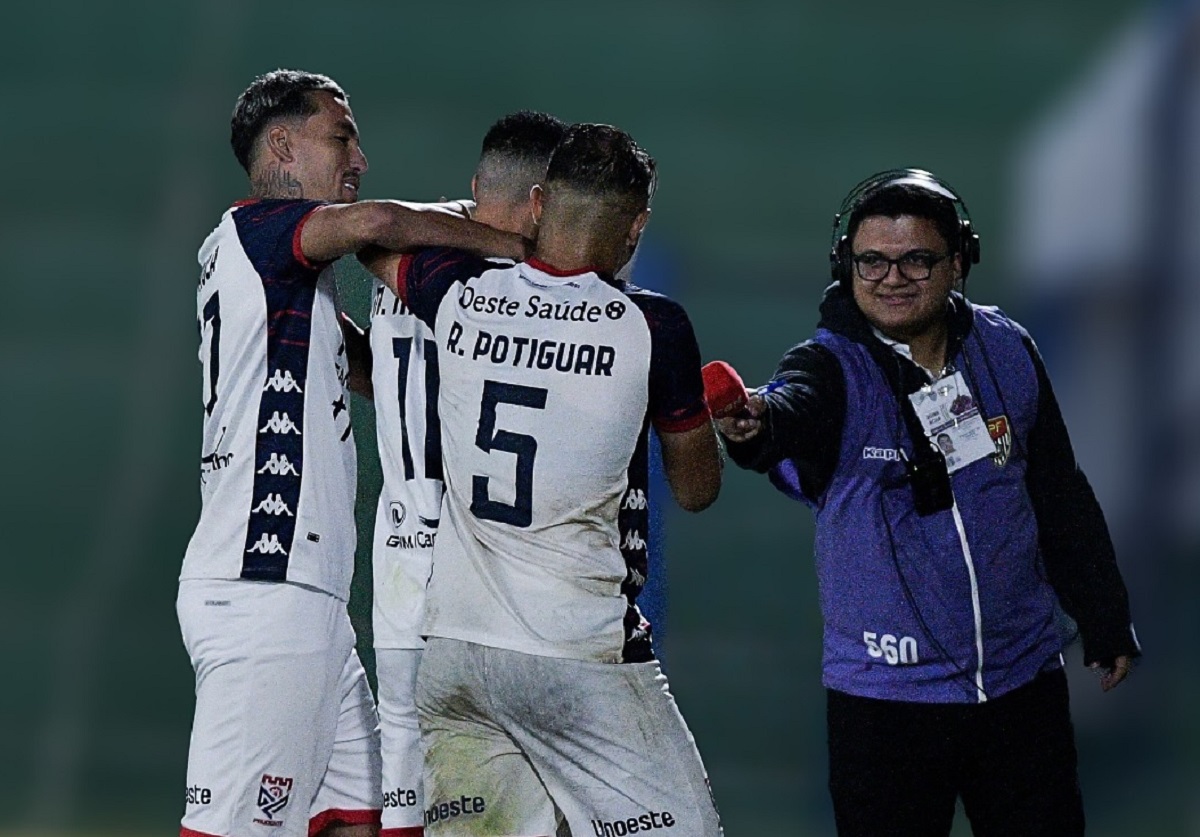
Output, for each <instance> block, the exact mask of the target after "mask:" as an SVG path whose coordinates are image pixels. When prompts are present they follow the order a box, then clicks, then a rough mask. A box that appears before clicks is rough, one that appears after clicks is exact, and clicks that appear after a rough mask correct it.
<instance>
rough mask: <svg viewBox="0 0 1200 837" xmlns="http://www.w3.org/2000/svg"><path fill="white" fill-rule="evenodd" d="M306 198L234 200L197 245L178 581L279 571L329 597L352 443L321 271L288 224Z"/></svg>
mask: <svg viewBox="0 0 1200 837" xmlns="http://www.w3.org/2000/svg"><path fill="white" fill-rule="evenodd" d="M321 206H322V204H321V203H320V202H317V201H306V200H261V201H247V202H243V203H240V204H238V205H235V206H233V207H232V208H230V209H229V210H228V211H227V212H226V213H225V214H224V216H223V217H222V218H221V222H220V224H218V226H217V227H216V229H215V230H213V232H212V233H211V234H210V235H209V236H208V238H207V239H206V240H205V242H204V244H203V246H202V247H201V248H200V253H199V260H200V265H201V276H200V284H199V288H198V289H197V294H196V313H197V319H198V321H199V326H200V352H199V355H200V362H201V364H202V366H203V391H202V401H203V405H204V434H203V439H204V441H203V448H202V455H201V459H200V491H201V498H202V508H201V512H200V522H199V524H198V525H197V527H196V531H195V534H194V535H193V536H192V540H191V542H190V543H189V544H188V549H187V554H186V556H185V558H184V562H183V571H182V573H181V575H180V578H181V579H192V578H224V579H239V578H240V579H248V580H256V581H290V582H296V583H299V584H305V585H309V586H311V587H315V588H318V589H320V590H324V591H326V592H328V593H331V594H333V595H335V596H337V597H339V598H341V599H347V598H348V597H349V592H350V578H351V575H352V573H353V568H354V548H355V538H356V535H355V523H354V492H355V478H356V467H355V449H354V439H353V437H352V435H351V430H350V412H349V395H348V392H347V389H346V381H347V378H348V370H349V367H348V363H347V359H346V352H345V344H344V341H343V337H342V332H341V328H340V326H339V324H338V306H337V300H336V287H335V284H334V277H333V271H332V270H331V269H330V268H329V266H328V265H323V264H312V263H310V262H309V261H308V260H307V259H306V258H305V257H304V254H303V252H302V250H301V249H300V230H301V229H302V227H303V225H304V222H305V221H306V220H307V218H308V217H309V216H310V215H311V213H312V212H314V211H317V210H319V208H320V207H321Z"/></svg>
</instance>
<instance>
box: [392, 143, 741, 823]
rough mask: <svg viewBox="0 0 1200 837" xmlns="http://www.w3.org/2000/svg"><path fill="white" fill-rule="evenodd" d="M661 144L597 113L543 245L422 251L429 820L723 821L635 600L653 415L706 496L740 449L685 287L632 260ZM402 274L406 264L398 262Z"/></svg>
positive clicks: (404, 290) (549, 200)
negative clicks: (430, 374)
mask: <svg viewBox="0 0 1200 837" xmlns="http://www.w3.org/2000/svg"><path fill="white" fill-rule="evenodd" d="M654 169H655V167H654V161H653V160H652V158H651V157H650V156H649V155H648V154H646V152H645V151H643V150H642V149H641V148H639V147H638V146H637V145H636V143H634V142H633V140H632V138H630V137H629V135H628V134H626V133H624V132H622V131H619V130H617V129H615V128H612V127H611V126H607V125H576V126H573V127H572V128H571V129H569V130H568V132H567V135H566V136H565V137H564V139H563V141H562V142H561V143H560V144H559V145H558V147H557V148H556V149H555V151H554V153H553V156H552V157H551V160H550V164H549V168H548V171H547V173H546V178H545V180H544V183H543V185H542V186H540V187H539V188H537V189H535V190H534V192H533V202H534V214H535V220H537V221H538V222H539V235H538V240H537V244H536V247H535V256H534V257H533V258H531V259H529V261H527V262H524V263H521V264H517V265H512V266H503V265H497V264H496V263H495V262H489V261H487V260H484V259H480V258H477V257H474V256H471V255H469V254H466V253H463V252H461V251H455V250H447V249H429V250H422V251H420V252H418V253H416V254H414V255H408V256H404V257H403V258H401V259H400V260H399V266H398V268H397V271H396V275H395V277H394V281H395V284H396V285H397V287H398V288H399V289H400V296H401V298H402V299H404V300H405V303H406V305H407V306H408V307H409V309H410V310H411V311H412V312H413V313H414V314H415V315H416V316H417V317H419V318H420V319H421V320H422V321H424V322H425V323H426V324H427V325H429V326H431V327H432V328H433V332H434V336H435V340H436V344H437V352H438V358H439V372H440V376H441V387H440V391H439V397H438V407H439V416H440V419H441V423H442V446H443V467H444V477H445V485H446V495H445V499H444V501H443V505H442V513H441V526H440V529H439V533H438V538H437V542H436V544H435V546H434V557H433V573H432V577H431V579H430V583H429V588H428V599H427V612H426V619H425V626H424V633H425V634H426V636H427V637H428V644H427V645H426V648H425V650H424V652H423V656H422V661H421V667H420V671H419V673H418V677H417V706H418V710H419V715H420V723H421V734H422V743H423V745H424V749H425V753H426V773H425V790H426V814H425V822H426V832H427V833H428V834H429V835H431V837H432V835H508V837H514V836H516V837H539V835H545V834H546V829H545V825H544V823H545V819H544V817H545V811H546V809H547V806H550V805H551V802H550V800H553V805H556V806H557V807H558V808H559V809H560V810H561V811H562V812H563V814H564V815H565V816H566V819H567V821H568V822H569V825H570V829H571V832H572V833H573V834H577V835H583V834H592V833H594V834H598V835H604V834H627V833H636V832H640V831H650V830H655V829H674V832H673V833H677V834H687V835H699V836H700V837H710V836H711V835H718V834H720V833H721V827H720V823H719V820H718V817H717V813H716V809H715V806H714V805H713V802H712V798H711V795H710V792H709V789H708V781H707V776H706V774H705V771H704V767H703V765H702V763H701V760H700V756H699V753H698V751H697V750H696V746H695V743H694V741H693V739H692V737H691V734H690V733H689V732H688V729H687V726H686V725H685V724H684V721H683V718H682V716H681V715H680V714H679V711H678V709H677V707H676V705H675V701H674V698H673V697H672V696H671V694H670V692H669V691H668V689H667V684H666V679H665V677H664V676H663V674H662V672H661V669H660V668H659V666H658V663H657V662H656V661H655V659H654V654H653V650H652V648H651V644H650V641H649V628H648V625H647V624H646V622H645V620H644V619H643V618H642V617H641V614H640V612H639V611H638V609H637V606H636V602H635V599H636V597H637V594H638V593H639V592H640V590H641V588H642V586H643V585H644V583H645V574H646V543H645V539H644V533H645V528H644V526H643V528H642V529H641V531H640V532H639V531H637V530H636V529H626V530H625V534H624V535H622V526H621V517H622V516H624V515H626V514H639V513H643V514H644V505H645V504H644V502H642V500H643V498H644V496H645V489H646V483H647V479H648V477H647V472H648V467H647V455H646V451H647V442H648V437H647V432H648V429H649V427H650V426H651V425H653V426H654V428H655V430H656V432H657V434H658V437H659V439H660V442H661V445H662V451H663V464H664V467H665V471H666V475H667V481H668V484H669V485H670V487H671V490H672V493H673V494H674V496H675V498H676V500H677V501H678V502H679V503H680V505H682V506H683V507H684V508H685V509H688V510H692V511H699V510H701V509H703V508H705V507H707V506H708V505H709V504H710V503H712V502H713V500H714V499H715V498H716V496H717V492H718V490H719V488H720V479H721V464H720V456H719V452H718V448H717V442H716V437H715V434H714V431H713V427H712V422H711V418H710V416H709V413H708V409H707V407H706V406H705V403H704V399H703V385H702V382H701V375H700V353H699V348H698V346H697V344H696V339H695V335H694V333H693V331H692V327H691V324H690V322H689V321H688V318H687V315H686V313H685V312H684V311H683V309H682V308H681V307H680V306H679V305H678V304H676V303H675V302H673V301H671V300H669V299H667V298H666V297H663V296H661V295H658V294H654V293H651V292H648V291H644V290H642V289H640V288H636V287H634V286H632V285H630V284H628V283H626V282H623V281H621V280H618V279H616V278H614V277H615V274H616V273H617V271H618V270H619V269H620V268H621V267H622V265H624V264H625V262H626V261H628V259H629V257H630V255H631V254H632V252H633V250H634V248H635V247H636V245H637V241H638V238H639V237H640V236H641V233H642V230H643V228H644V227H645V224H646V221H647V220H648V218H649V215H650V210H649V199H650V195H651V192H652V191H653V187H654V180H655V178H654ZM389 278H392V277H389Z"/></svg>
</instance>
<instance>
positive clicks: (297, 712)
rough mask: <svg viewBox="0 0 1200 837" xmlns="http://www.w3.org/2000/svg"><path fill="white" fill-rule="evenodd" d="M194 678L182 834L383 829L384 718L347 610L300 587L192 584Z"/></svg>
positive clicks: (182, 616)
mask: <svg viewBox="0 0 1200 837" xmlns="http://www.w3.org/2000/svg"><path fill="white" fill-rule="evenodd" d="M176 610H177V612H178V614H179V625H180V628H181V629H182V631H183V642H184V646H185V647H186V648H187V651H188V655H189V656H190V657H191V660H192V668H193V669H195V672H196V716H195V721H194V723H193V726H192V741H191V748H190V750H189V752H188V770H187V791H186V800H187V806H186V809H185V813H184V816H183V827H182V829H181V831H180V833H181V835H183V837H246V836H247V835H252V836H254V837H307V835H308V834H309V833H310V832H311V833H316V832H317V831H319V830H320V829H322V828H324V827H326V826H327V825H330V824H333V823H345V824H349V825H353V824H370V823H378V822H379V820H380V809H381V807H382V799H381V798H380V777H379V772H380V765H379V720H378V717H377V716H376V714H375V702H374V700H373V698H372V697H371V690H370V687H369V685H368V683H367V677H366V673H365V672H364V671H363V667H362V664H361V663H360V662H359V659H358V653H357V652H356V651H355V650H354V629H353V628H352V627H351V625H350V618H349V616H348V615H347V613H346V603H345V602H343V601H341V600H340V599H338V598H336V597H334V596H331V595H329V594H328V593H324V592H321V591H319V590H314V589H312V588H308V587H301V586H299V585H295V584H286V583H270V582H253V581H233V580H216V579H193V580H187V581H181V582H180V584H179V598H178V600H177V602H176Z"/></svg>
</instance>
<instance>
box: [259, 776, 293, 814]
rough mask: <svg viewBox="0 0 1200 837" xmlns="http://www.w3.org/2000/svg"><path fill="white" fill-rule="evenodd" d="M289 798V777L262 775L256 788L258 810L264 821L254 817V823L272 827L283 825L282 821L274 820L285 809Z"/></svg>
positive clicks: (290, 786) (290, 791)
mask: <svg viewBox="0 0 1200 837" xmlns="http://www.w3.org/2000/svg"><path fill="white" fill-rule="evenodd" d="M291 797H292V777H291V776H271V775H270V774H267V773H264V774H263V777H262V782H261V783H260V784H259V786H258V810H260V811H262V812H263V816H265V817H266V819H259V818H258V817H255V818H254V822H256V823H258V824H259V825H269V826H273V827H278V826H281V825H283V820H278V819H275V815H276V814H278V813H279V812H280V811H282V810H283V809H284V808H286V807H287V804H288V802H289V801H290V800H291Z"/></svg>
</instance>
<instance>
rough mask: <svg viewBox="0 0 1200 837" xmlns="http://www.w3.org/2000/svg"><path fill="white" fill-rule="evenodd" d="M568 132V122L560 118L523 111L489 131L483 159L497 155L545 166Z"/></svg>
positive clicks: (510, 116)
mask: <svg viewBox="0 0 1200 837" xmlns="http://www.w3.org/2000/svg"><path fill="white" fill-rule="evenodd" d="M566 132H567V123H566V122H563V121H562V120H561V119H559V118H558V117H557V116H551V115H550V114H548V113H541V112H539V111H534V110H519V111H517V112H516V113H510V114H508V115H507V116H502V117H500V118H499V119H497V120H496V121H495V123H493V124H492V127H490V128H488V132H487V133H486V134H484V137H483V148H482V149H481V150H480V152H479V159H480V160H482V159H483V158H485V157H488V156H490V155H493V154H494V155H498V156H501V157H507V158H509V159H512V160H514V161H517V162H522V163H534V164H540V165H542V166H545V165H546V163H547V162H549V160H550V153H551V152H552V151H554V147H555V146H556V145H558V143H559V141H560V140H562V138H563V134H565V133H566Z"/></svg>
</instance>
